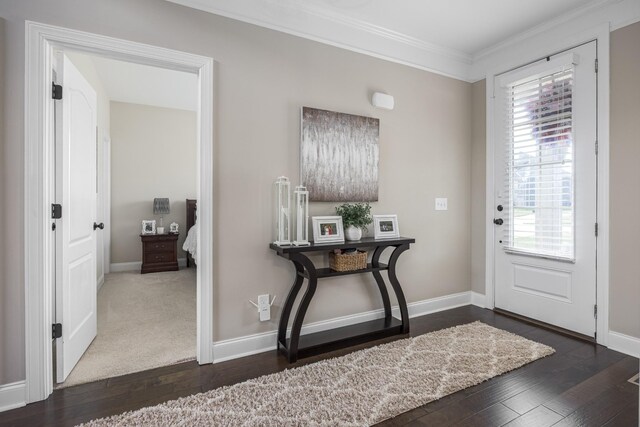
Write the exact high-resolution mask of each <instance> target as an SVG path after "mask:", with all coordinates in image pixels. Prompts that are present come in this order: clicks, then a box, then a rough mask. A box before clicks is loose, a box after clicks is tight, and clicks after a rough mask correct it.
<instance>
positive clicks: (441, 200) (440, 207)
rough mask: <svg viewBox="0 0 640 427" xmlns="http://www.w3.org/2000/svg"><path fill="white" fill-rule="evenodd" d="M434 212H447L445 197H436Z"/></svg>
mask: <svg viewBox="0 0 640 427" xmlns="http://www.w3.org/2000/svg"><path fill="white" fill-rule="evenodd" d="M436 210H437V211H446V210H447V198H446V197H436Z"/></svg>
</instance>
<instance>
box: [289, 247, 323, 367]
mask: <svg viewBox="0 0 640 427" xmlns="http://www.w3.org/2000/svg"><path fill="white" fill-rule="evenodd" d="M291 260H292V261H294V262H298V263H299V264H301V265H302V266H303V267H304V268H305V269H306V270H307V273H308V275H309V283H308V285H307V290H306V291H305V293H304V296H303V297H302V300H301V301H300V305H299V306H298V310H297V311H296V316H295V317H294V319H293V326H292V327H291V339H290V341H289V352H288V356H289V362H290V363H293V362H295V361H296V360H298V343H299V342H300V330H301V329H302V322H303V321H304V316H305V314H306V313H307V308H309V303H310V302H311V298H313V295H314V294H315V293H316V286H317V284H318V275H317V273H316V268H315V266H314V265H313V263H312V262H311V260H310V259H309V258H307V257H306V256H304V255H302V254H292V255H291Z"/></svg>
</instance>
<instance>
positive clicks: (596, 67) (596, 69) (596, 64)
mask: <svg viewBox="0 0 640 427" xmlns="http://www.w3.org/2000/svg"><path fill="white" fill-rule="evenodd" d="M595 71H596V73H597V72H598V58H596V63H595Z"/></svg>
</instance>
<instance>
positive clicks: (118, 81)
mask: <svg viewBox="0 0 640 427" xmlns="http://www.w3.org/2000/svg"><path fill="white" fill-rule="evenodd" d="M90 58H91V61H92V62H93V64H94V65H95V69H96V72H97V73H98V75H99V77H100V80H101V82H102V84H103V86H104V88H105V91H106V92H107V96H108V97H109V99H110V100H112V101H119V102H128V103H131V104H142V105H151V106H154V107H164V108H175V109H178V110H190V111H197V101H198V77H197V76H196V75H195V74H192V73H187V72H183V71H173V70H168V69H165V68H158V67H152V66H148V65H141V64H135V63H132V62H123V61H118V60H115V59H109V58H104V57H99V56H90Z"/></svg>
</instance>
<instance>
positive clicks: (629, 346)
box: [608, 331, 640, 357]
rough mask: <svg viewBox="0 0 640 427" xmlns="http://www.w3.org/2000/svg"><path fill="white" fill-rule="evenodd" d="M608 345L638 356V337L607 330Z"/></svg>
mask: <svg viewBox="0 0 640 427" xmlns="http://www.w3.org/2000/svg"><path fill="white" fill-rule="evenodd" d="M608 347H609V348H610V349H611V350H615V351H619V352H620V353H624V354H628V355H629V356H633V357H640V338H636V337H632V336H629V335H625V334H621V333H619V332H614V331H609V341H608Z"/></svg>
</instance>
